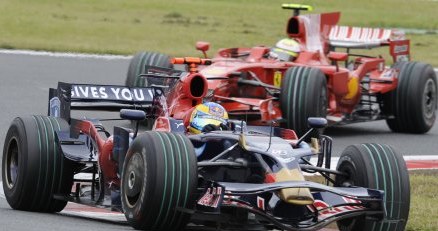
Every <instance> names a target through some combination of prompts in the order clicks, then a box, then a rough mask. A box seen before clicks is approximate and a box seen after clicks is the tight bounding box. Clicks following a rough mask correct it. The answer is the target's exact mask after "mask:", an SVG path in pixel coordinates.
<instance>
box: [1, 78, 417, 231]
mask: <svg viewBox="0 0 438 231" xmlns="http://www.w3.org/2000/svg"><path fill="white" fill-rule="evenodd" d="M163 92H164V90H163V89H161V88H158V87H147V88H126V87H122V86H103V85H81V84H66V83H59V84H58V88H57V89H51V90H50V100H49V110H48V111H49V116H28V117H17V118H16V119H15V120H14V121H13V122H12V124H11V126H10V128H9V130H8V133H7V135H6V140H5V146H4V149H3V161H2V169H3V172H2V180H3V188H4V192H5V196H6V199H7V201H8V203H9V204H10V206H11V207H12V208H13V209H19V210H26V211H36V212H58V211H61V210H62V209H63V208H64V207H65V206H66V204H67V202H68V201H71V202H76V203H81V204H86V205H90V206H97V207H104V208H108V209H113V210H120V211H122V212H123V213H124V214H125V216H126V219H127V220H128V222H129V224H131V225H132V226H133V227H134V228H136V229H142V230H180V229H183V228H187V229H201V230H206V229H210V228H211V229H213V230H217V229H222V230H244V229H245V230H270V229H282V230H317V229H320V228H321V227H324V226H326V225H328V224H330V223H332V222H335V221H336V222H337V223H338V226H339V227H341V229H342V230H380V228H387V229H388V230H403V229H404V227H405V225H406V222H407V219H408V213H409V203H410V195H409V177H408V173H407V169H406V165H405V162H404V160H403V157H402V156H401V155H399V154H398V153H397V152H395V151H394V150H393V149H392V148H391V147H389V146H387V145H381V144H361V145H351V146H349V147H347V148H346V149H345V151H344V152H343V153H342V155H341V157H340V160H339V163H338V166H337V167H336V169H332V168H331V166H330V161H331V144H332V141H331V138H330V137H328V136H321V137H320V139H319V140H316V139H313V140H312V142H311V143H310V144H309V143H306V142H304V140H305V139H306V136H308V135H309V134H311V133H312V130H313V129H320V128H323V127H324V126H326V124H327V121H326V120H325V119H324V118H310V119H309V126H310V127H312V128H311V130H309V131H308V133H306V135H304V136H302V137H300V138H298V137H297V135H296V134H295V132H294V131H293V130H289V129H283V128H279V127H275V126H247V125H246V123H245V122H243V121H238V120H230V124H229V125H230V128H231V130H229V131H213V132H210V133H203V134H199V135H190V134H186V133H185V128H184V126H180V125H181V123H183V121H182V120H178V119H175V118H172V117H169V116H166V113H164V112H163V108H162V104H161V103H160V102H161V100H160V99H161V98H162V97H163ZM140 108H141V109H142V110H138V109H140ZM77 109H80V110H103V111H118V110H120V115H121V117H122V118H124V119H129V120H134V121H140V120H143V119H145V118H146V117H152V118H154V121H155V124H154V127H153V130H152V131H145V132H139V131H138V122H137V127H136V128H135V129H129V128H124V127H121V126H115V127H114V131H113V133H112V134H110V132H108V131H107V130H106V129H105V128H104V126H102V124H101V123H100V121H99V120H96V119H74V118H71V110H77ZM145 112H146V113H145ZM310 158H313V159H315V160H316V162H315V163H314V164H312V163H311V162H310V161H309V159H310ZM304 172H307V173H318V174H320V175H321V176H322V177H323V179H324V180H325V183H317V182H313V181H310V180H308V179H306V178H305V177H304V175H303V173H304ZM81 174H88V175H89V177H88V178H83V177H82V178H79V175H81ZM87 188H88V190H84V189H87Z"/></svg>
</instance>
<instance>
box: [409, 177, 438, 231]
mask: <svg viewBox="0 0 438 231" xmlns="http://www.w3.org/2000/svg"><path fill="white" fill-rule="evenodd" d="M410 180H411V210H410V214H409V221H408V226H407V231H434V230H438V193H437V189H438V172H437V171H419V172H411V174H410Z"/></svg>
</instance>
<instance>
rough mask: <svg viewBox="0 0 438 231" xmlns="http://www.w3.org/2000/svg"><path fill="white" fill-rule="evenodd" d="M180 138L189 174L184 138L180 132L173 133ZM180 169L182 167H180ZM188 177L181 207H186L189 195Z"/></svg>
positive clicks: (179, 220) (187, 174)
mask: <svg viewBox="0 0 438 231" xmlns="http://www.w3.org/2000/svg"><path fill="white" fill-rule="evenodd" d="M175 135H176V136H177V137H178V138H179V139H180V140H181V143H182V144H183V147H184V148H183V150H184V156H185V163H186V176H190V167H189V157H188V153H189V152H188V149H187V146H186V143H185V142H184V138H183V137H182V135H181V134H175ZM181 171H182V168H181ZM189 180H190V179H189V177H186V187H185V194H184V200H183V205H182V207H183V208H186V207H187V201H188V195H189V187H190V183H189ZM181 183H182V182H181ZM181 219H183V217H181V216H180V217H179V219H178V222H177V224H180V223H181Z"/></svg>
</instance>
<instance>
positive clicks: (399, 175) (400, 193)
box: [388, 147, 402, 217]
mask: <svg viewBox="0 0 438 231" xmlns="http://www.w3.org/2000/svg"><path fill="white" fill-rule="evenodd" d="M388 148H389V147H388ZM389 150H390V153H391V154H392V156H393V157H394V160H395V161H394V162H395V166H396V169H397V179H398V185H399V187H401V179H400V178H401V173H400V169H399V165H398V161H397V156H396V154H395V153H394V151H393V150H392V149H391V148H389ZM398 192H399V198H400V199H401V198H402V192H401V190H398ZM397 217H400V208H399V209H398V214H397Z"/></svg>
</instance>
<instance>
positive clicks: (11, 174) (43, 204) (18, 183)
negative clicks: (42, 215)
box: [2, 116, 73, 212]
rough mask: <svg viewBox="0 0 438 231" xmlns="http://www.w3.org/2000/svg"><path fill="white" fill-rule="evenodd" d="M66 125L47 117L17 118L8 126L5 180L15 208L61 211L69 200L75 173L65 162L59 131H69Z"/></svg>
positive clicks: (4, 154) (6, 193) (7, 196)
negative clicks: (57, 196) (59, 196)
mask: <svg viewBox="0 0 438 231" xmlns="http://www.w3.org/2000/svg"><path fill="white" fill-rule="evenodd" d="M68 129H69V126H68V124H67V122H66V121H65V120H63V119H60V118H55V117H48V116H29V117H17V118H15V119H14V121H13V122H12V124H11V126H10V127H9V130H8V133H7V134H6V139H5V144H4V148H3V161H2V171H3V174H2V181H3V190H4V193H5V197H6V200H7V201H8V203H9V205H10V206H11V207H12V208H13V209H18V210H25V211H35V212H59V211H61V210H62V209H64V207H65V206H66V204H67V201H61V200H56V199H54V195H55V194H63V195H68V194H69V193H70V192H71V186H72V184H73V171H72V167H71V166H70V165H69V162H68V161H67V160H65V159H64V155H63V153H62V151H61V148H60V145H59V141H58V139H57V136H56V132H57V131H68Z"/></svg>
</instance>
